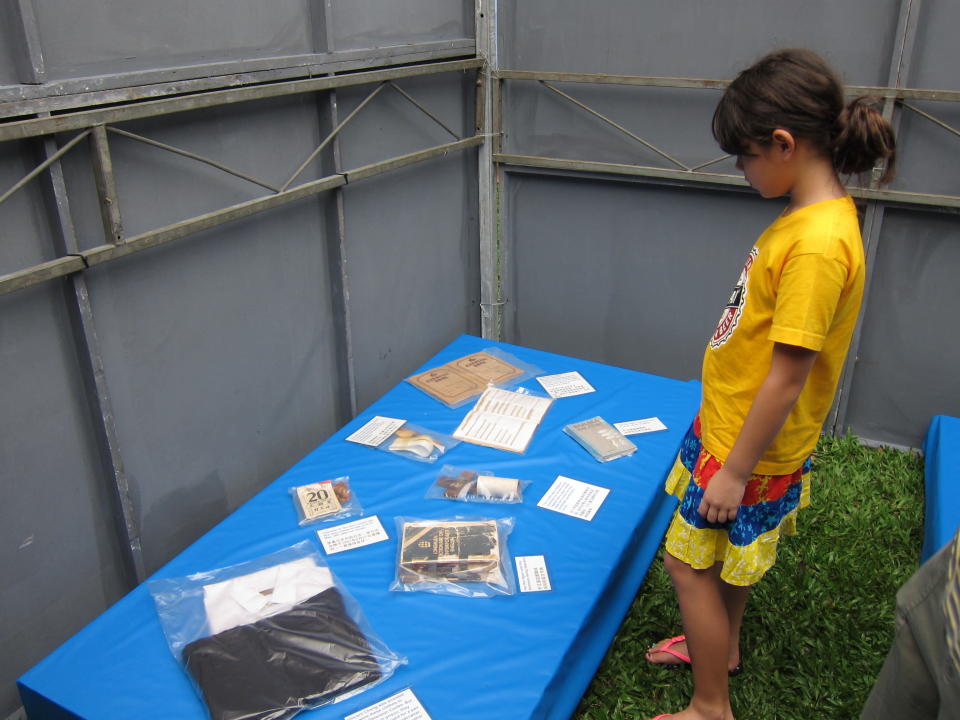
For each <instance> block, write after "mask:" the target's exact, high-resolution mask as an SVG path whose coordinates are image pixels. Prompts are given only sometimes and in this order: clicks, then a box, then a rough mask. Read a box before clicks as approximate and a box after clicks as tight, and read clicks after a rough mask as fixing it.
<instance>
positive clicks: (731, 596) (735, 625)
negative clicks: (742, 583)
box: [647, 553, 750, 670]
mask: <svg viewBox="0 0 960 720" xmlns="http://www.w3.org/2000/svg"><path fill="white" fill-rule="evenodd" d="M668 557H670V554H669V553H664V565H666V563H667V562H668V561H667V558H668ZM671 559H672V560H675V558H671ZM722 567H723V565H722V564H721V563H717V564H716V565H714V566H713V567H712V568H710V569H709V570H704V571H703V572H706V573H709V574H710V575H712V576H714V578H715V581H716V583H717V585H718V586H719V587H720V591H721V594H722V596H723V604H724V607H725V608H726V610H727V619H728V620H729V623H730V642H729V651H730V654H729V658H728V660H727V668H728V669H729V670H733V669H734V668H735V667H736V666H737V665H738V664H739V663H740V659H741V658H740V629H741V628H742V627H743V614H744V611H745V610H746V607H747V600H748V599H749V598H750V588H749V587H739V586H737V585H730V584H728V583H725V582H723V580H721V579H720V569H721V568H722ZM666 642H667V641H666V640H664V641H662V642H660V643H657V645H655V646H654V647H653V648H651V649H650V650H648V651H647V660H648V661H649V662H652V663H654V664H656V663H677V662H678V660H677V658H676V656H674V655H670V654H669V653H664V652H662V651H658V650H657V649H656V648H658V647H661V646H662V645H663V644H664V643H666ZM672 647H673V649H674V650H677V651H678V652H681V653H683V654H685V655H689V648H688V647H687V644H686V643H684V642H680V643H676V644H675V645H673V646H672Z"/></svg>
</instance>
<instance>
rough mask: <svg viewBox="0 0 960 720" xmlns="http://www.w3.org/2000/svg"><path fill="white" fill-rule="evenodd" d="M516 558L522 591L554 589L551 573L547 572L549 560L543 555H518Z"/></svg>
mask: <svg viewBox="0 0 960 720" xmlns="http://www.w3.org/2000/svg"><path fill="white" fill-rule="evenodd" d="M514 560H515V561H516V563H517V578H518V579H519V580H520V592H543V591H545V590H553V587H551V585H550V575H549V573H547V561H546V558H544V557H543V555H518V556H517V557H515V558H514Z"/></svg>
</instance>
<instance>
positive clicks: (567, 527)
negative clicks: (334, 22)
mask: <svg viewBox="0 0 960 720" xmlns="http://www.w3.org/2000/svg"><path fill="white" fill-rule="evenodd" d="M493 347H495V348H498V349H499V350H501V351H503V352H506V353H510V354H512V355H514V356H515V357H516V358H518V359H519V360H521V361H523V362H526V363H531V364H533V365H535V366H537V367H539V368H540V369H541V370H543V374H553V373H561V372H569V371H579V372H580V373H581V374H582V375H583V376H584V377H585V378H586V380H587V381H588V382H589V383H590V384H591V385H592V386H593V387H594V388H596V392H594V393H590V394H586V395H579V396H575V397H569V398H561V399H557V400H556V401H555V402H554V404H553V406H552V407H551V408H550V410H549V411H548V413H547V415H546V417H545V419H544V421H543V423H542V424H541V426H540V427H539V429H538V430H537V432H536V434H535V435H534V437H533V441H532V442H531V444H530V447H529V448H528V450H527V452H526V453H525V454H522V455H520V454H516V453H511V452H506V451H501V450H495V449H492V448H487V447H481V446H478V445H473V444H469V443H461V444H459V445H457V446H456V447H454V448H453V449H452V450H451V451H450V452H449V453H447V454H446V455H444V456H443V457H442V458H441V459H440V460H439V461H438V462H437V463H435V464H426V463H418V462H414V461H411V460H408V459H405V458H402V457H399V456H396V455H393V454H391V453H387V452H383V451H379V450H376V449H373V448H369V447H365V446H361V445H357V444H355V443H350V442H346V441H345V440H344V438H346V437H347V436H348V435H349V434H351V433H352V432H354V431H355V430H357V429H358V428H360V427H361V426H362V425H364V424H365V423H366V422H367V421H369V420H370V419H371V418H372V417H374V416H375V415H382V416H388V417H396V418H405V419H406V420H408V421H409V422H411V423H412V424H415V425H421V426H423V427H425V428H429V429H432V430H436V431H439V432H443V433H447V434H451V433H452V432H453V430H454V429H455V428H456V427H457V425H458V424H459V423H460V420H461V419H462V418H463V417H464V415H465V414H466V413H467V412H468V411H469V409H470V408H471V407H472V403H468V404H467V405H465V406H463V407H460V408H457V409H449V408H447V407H446V406H445V405H443V404H441V403H439V402H437V401H436V400H434V399H432V398H431V397H429V396H428V395H426V394H424V393H423V392H421V391H420V390H418V389H417V388H415V387H414V386H412V385H411V384H409V383H407V382H401V383H400V384H398V385H397V386H396V387H394V388H393V389H391V390H390V391H389V392H388V393H387V394H386V395H384V396H383V397H382V398H381V399H380V400H378V401H377V402H376V403H374V404H373V405H372V406H371V407H369V408H368V409H367V410H365V411H364V412H362V413H361V414H359V415H358V416H357V417H356V418H354V420H353V421H351V422H350V423H349V424H347V425H346V426H345V427H343V428H342V429H341V430H340V431H339V432H337V433H336V434H334V435H333V436H332V437H330V438H329V439H328V440H327V441H326V442H324V443H323V444H322V445H320V446H319V447H318V448H317V449H316V450H314V451H313V452H311V453H310V454H309V455H307V456H306V457H305V458H304V459H303V460H302V461H300V462H299V463H297V464H296V465H295V466H294V467H293V468H291V469H290V470H289V471H288V472H287V473H285V474H284V475H282V476H280V477H279V478H278V479H276V480H275V481H274V482H272V483H271V484H270V485H268V486H267V487H266V488H264V489H263V490H262V491H261V492H259V493H258V494H257V495H255V496H254V497H253V498H252V499H251V500H249V501H248V502H247V503H245V504H244V505H242V506H241V507H240V508H238V509H237V510H236V511H235V512H234V513H232V514H231V515H230V516H228V517H227V518H226V519H225V520H223V521H222V522H221V523H220V524H219V525H217V526H216V527H215V528H213V529H212V530H211V531H210V532H208V533H207V534H205V535H203V536H202V537H201V538H199V539H198V540H197V541H196V542H195V543H194V544H193V545H191V546H190V547H188V548H187V549H186V550H184V551H183V552H182V553H180V554H179V555H178V556H177V557H175V558H174V559H173V560H171V561H170V562H169V563H168V564H167V565H165V566H164V567H163V568H161V569H160V570H159V571H158V572H157V573H156V574H155V576H154V577H180V576H184V575H187V574H190V573H194V572H198V571H202V570H209V569H213V568H218V567H223V566H227V565H232V564H235V563H238V562H241V561H244V560H248V559H251V558H255V557H259V556H261V555H265V554H267V553H270V552H273V551H275V550H278V549H280V548H283V547H287V546H289V545H292V544H294V543H296V542H298V541H301V540H303V539H305V538H309V539H311V540H312V541H313V542H314V543H316V545H317V548H318V550H319V549H320V545H319V542H318V540H317V538H316V534H315V533H316V530H317V529H318V528H319V527H327V526H328V524H322V525H312V526H307V527H299V526H298V524H297V515H296V513H295V511H294V507H293V504H292V501H291V497H290V495H289V491H288V489H289V488H290V487H292V486H293V485H302V484H305V483H307V482H313V481H317V480H322V479H328V478H332V477H337V476H340V475H344V474H346V475H349V476H350V482H351V486H352V488H353V491H354V493H355V494H356V496H357V498H358V500H359V501H360V503H361V504H362V505H363V508H364V511H365V514H366V515H373V514H376V515H378V516H379V517H380V520H381V522H382V523H383V526H384V528H385V529H386V531H387V533H388V534H389V535H390V540H389V541H387V542H380V543H376V544H373V545H369V546H366V547H362V548H357V549H353V550H348V551H345V552H341V553H336V554H333V555H329V556H327V560H328V562H329V565H330V567H331V569H332V570H333V572H334V573H335V574H336V575H337V576H338V578H339V579H340V581H341V582H342V583H343V584H344V585H345V586H346V588H347V589H348V591H349V592H350V593H351V594H352V595H353V596H354V597H355V598H356V600H357V601H358V602H359V604H360V605H361V607H362V608H363V610H364V612H365V614H366V617H367V619H368V621H369V623H370V625H371V626H372V627H373V629H374V631H375V632H376V633H377V634H379V636H380V637H381V638H382V639H383V640H384V641H385V643H386V644H387V645H388V646H389V647H390V648H391V649H393V650H394V651H396V652H398V653H400V654H402V655H405V656H406V657H407V658H408V660H409V663H408V664H407V665H404V666H401V667H400V668H399V669H398V670H397V672H396V673H395V674H394V675H393V677H392V678H390V679H389V680H387V681H386V682H384V683H382V684H380V685H378V686H376V687H374V688H372V689H370V690H368V691H366V692H363V693H361V694H359V695H357V696H355V697H352V698H349V699H347V700H345V701H342V702H340V703H337V704H334V705H327V706H324V707H320V708H317V709H315V710H311V711H306V712H304V713H303V714H301V715H299V716H298V718H300V717H302V718H304V720H320V719H321V718H343V717H344V716H345V715H347V714H349V713H351V712H355V711H356V710H358V709H361V708H364V707H367V706H368V705H371V704H373V703H374V702H376V701H379V700H381V699H383V698H386V697H388V696H390V695H393V694H394V693H396V692H399V691H400V690H402V689H404V688H407V687H409V688H412V690H413V692H414V693H415V694H416V695H417V697H418V698H419V699H420V701H421V703H422V704H423V706H424V707H425V709H426V711H427V712H428V713H429V714H430V716H431V717H432V718H433V719H434V720H444V719H449V720H452V719H454V718H456V720H490V719H491V718H555V719H560V718H568V717H569V716H570V715H571V713H572V712H573V711H574V710H575V709H576V706H577V703H578V701H579V699H580V697H581V696H582V694H583V692H584V691H585V689H586V688H587V686H588V685H589V683H590V680H591V678H592V677H593V674H594V673H595V672H596V669H597V666H598V665H599V663H600V662H601V660H602V659H603V656H604V654H605V652H606V650H607V648H608V647H609V644H610V642H611V640H612V639H613V637H614V635H615V633H616V631H617V628H618V627H619V625H620V623H621V622H622V620H623V617H624V616H625V614H626V612H627V610H628V609H629V607H630V604H631V602H632V600H633V598H634V596H635V594H636V592H637V590H638V589H639V587H640V586H641V584H642V582H643V578H644V576H645V574H646V571H647V569H648V567H649V565H650V563H651V561H652V560H653V558H654V556H655V554H656V552H657V549H658V547H659V543H660V542H661V540H662V537H663V534H664V532H665V530H666V526H667V523H668V521H669V517H670V514H671V512H672V510H673V508H674V507H675V500H673V499H672V498H670V497H668V496H667V495H666V494H665V493H664V492H663V487H662V486H663V480H664V477H665V475H666V473H667V471H668V470H669V468H670V466H671V463H672V461H673V459H674V456H675V454H676V452H677V449H678V447H679V444H680V441H681V439H682V437H683V434H684V432H685V431H686V429H687V427H688V426H689V424H690V422H691V420H692V418H693V416H694V414H695V412H696V410H697V408H698V405H699V401H700V384H699V383H698V382H696V381H688V382H683V381H678V380H671V379H667V378H662V377H658V376H654V375H648V374H644V373H640V372H636V371H631V370H625V369H622V368H616V367H611V366H607V365H602V364H598V363H594V362H589V361H584V360H578V359H574V358H570V357H565V356H561V355H557V354H553V353H547V352H542V351H536V350H532V349H528V348H522V347H518V346H513V345H507V344H505V343H495V342H493V341H490V340H483V339H481V338H476V337H472V336H467V335H464V336H461V337H459V338H458V339H456V340H455V341H454V342H452V343H451V344H450V345H449V346H447V347H446V348H444V349H443V350H442V351H441V352H440V353H438V354H437V355H436V356H435V357H434V358H432V359H431V360H429V361H428V362H426V363H425V364H424V365H423V367H422V368H421V369H420V370H421V371H422V370H427V369H430V368H433V367H436V366H438V365H441V364H443V363H446V362H449V361H451V360H454V359H456V358H459V357H462V356H464V355H467V354H470V353H473V352H477V351H480V350H484V349H487V348H493ZM418 372H419V371H418ZM522 386H523V387H526V388H528V389H530V390H531V391H534V392H539V393H541V394H542V393H543V390H542V388H541V387H540V385H539V383H537V381H536V380H535V379H531V380H528V381H526V382H525V383H523V385H522ZM596 415H600V416H601V417H603V418H604V419H606V420H607V421H609V422H611V423H614V422H621V421H626V420H636V419H640V418H646V417H652V416H656V417H658V418H660V419H661V420H662V421H663V422H664V423H665V424H666V425H667V427H668V430H666V431H662V432H656V433H649V434H645V435H636V436H633V438H632V439H633V440H634V442H635V443H636V445H637V446H638V447H639V450H638V451H637V452H636V453H635V454H634V455H632V456H630V457H624V458H619V459H616V460H613V461H611V462H608V463H599V462H597V461H596V460H594V459H593V457H592V456H590V455H589V454H588V453H587V452H586V451H585V450H583V449H582V448H581V447H580V446H579V445H577V444H576V442H575V441H574V440H573V439H572V438H570V437H569V436H567V435H566V434H564V433H563V432H562V428H563V426H565V425H567V424H568V423H571V422H575V421H579V420H583V419H587V418H590V417H593V416H596ZM445 462H446V463H450V464H452V465H455V466H457V467H461V468H476V469H482V470H487V471H492V472H494V473H495V474H497V475H501V476H505V477H514V478H518V479H520V480H529V481H531V484H530V485H529V486H528V487H527V489H526V492H525V497H524V502H523V504H513V505H504V504H485V503H484V504H474V503H470V504H467V503H458V502H453V501H447V500H428V499H425V498H424V493H425V492H426V490H427V488H428V486H429V485H430V484H431V483H432V482H433V481H434V480H435V479H436V477H437V474H438V472H439V470H440V468H441V467H442V465H443V464H444V463H445ZM558 475H565V476H567V477H571V478H575V479H577V480H581V481H584V482H588V483H592V484H595V485H600V486H603V487H605V488H609V489H610V493H609V495H608V496H607V498H606V501H605V502H604V503H603V505H602V506H601V507H600V509H599V511H598V512H597V514H596V516H595V517H594V518H593V520H592V521H590V522H587V521H585V520H581V519H578V518H574V517H570V516H567V515H563V514H560V513H556V512H552V511H549V510H545V509H542V508H538V507H536V503H537V501H538V500H539V499H540V498H541V497H542V496H543V494H544V493H545V492H546V491H547V489H548V488H549V486H550V485H551V483H552V482H553V481H554V479H555V478H556V477H557V476H558ZM456 514H464V515H478V516H484V517H513V518H515V522H516V525H515V528H514V530H513V532H512V534H511V535H510V536H509V541H508V544H509V550H510V553H511V555H512V556H513V557H515V556H517V555H540V554H542V555H545V556H546V562H547V568H548V571H549V574H550V580H551V583H552V585H553V590H552V591H548V592H531V593H518V594H516V595H513V596H504V597H495V598H492V599H482V598H481V599H474V598H462V597H452V596H442V595H434V594H428V593H422V592H415V593H398V592H390V591H389V590H388V587H389V586H390V584H391V582H392V581H393V579H394V572H395V563H396V553H397V547H396V527H395V523H394V518H395V517H398V516H406V517H425V518H442V517H449V516H452V515H456ZM351 519H355V518H348V520H351ZM513 570H514V568H511V571H513ZM664 630H665V631H667V630H669V628H664ZM18 685H19V689H20V694H21V698H22V700H23V703H24V707H25V709H26V710H27V712H28V713H29V716H30V718H31V720H41V719H43V718H68V717H75V716H79V717H83V718H91V719H93V718H111V719H120V718H137V719H138V720H148V719H150V718H157V719H161V718H162V719H163V720H170V719H171V718H177V719H178V720H189V719H190V718H204V717H206V710H205V708H204V706H203V704H202V701H201V699H200V698H199V696H198V695H197V694H196V692H195V691H194V689H193V686H192V685H191V683H190V681H189V679H188V677H187V676H186V674H185V673H184V671H183V670H182V669H181V667H180V665H179V664H178V663H177V662H176V660H175V659H174V658H173V656H172V655H171V653H170V651H169V649H168V646H167V643H166V640H165V638H164V636H163V633H162V631H161V627H160V623H159V620H158V617H157V613H156V610H155V608H154V604H153V601H152V598H151V596H150V594H149V593H148V592H147V589H146V587H145V586H144V585H140V586H139V587H137V588H136V589H135V590H133V591H132V592H130V593H129V594H128V595H127V596H126V597H124V598H122V599H121V600H120V601H119V602H117V603H116V604H115V605H114V606H113V607H111V608H109V609H108V610H107V611H106V612H104V613H103V614H102V615H101V616H100V617H98V618H97V619H95V620H94V621H93V622H91V623H90V624H89V625H88V626H87V627H85V628H84V629H83V630H81V631H80V632H79V633H77V635H75V636H74V637H73V638H72V639H70V640H69V641H67V642H66V643H64V644H63V645H62V646H61V647H60V648H58V649H57V650H56V651H54V652H53V653H52V654H51V655H49V656H48V657H47V658H46V659H44V660H43V661H42V662H40V663H39V664H38V665H36V666H35V667H34V668H33V669H31V670H30V671H28V672H27V673H25V674H24V675H23V676H22V677H21V678H20V680H19V682H18Z"/></svg>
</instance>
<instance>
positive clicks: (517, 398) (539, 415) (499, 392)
mask: <svg viewBox="0 0 960 720" xmlns="http://www.w3.org/2000/svg"><path fill="white" fill-rule="evenodd" d="M552 405H553V398H551V397H549V396H547V395H543V394H541V393H533V392H530V391H529V390H527V389H526V388H517V389H516V390H504V389H503V388H498V387H494V386H490V387H488V388H487V389H486V390H484V391H483V394H482V395H481V396H480V397H479V399H478V400H477V402H476V404H475V405H474V406H473V407H472V408H471V409H470V411H469V412H467V414H466V416H464V418H463V420H462V421H461V422H460V425H459V426H458V427H457V429H456V430H454V431H453V436H454V437H455V438H457V439H458V440H463V441H465V442H469V443H474V444H475V445H485V446H487V447H492V448H497V449H498V450H508V451H510V452H515V453H520V454H523V453H524V452H526V450H527V447H528V446H529V445H530V441H531V440H532V439H533V434H534V433H535V432H536V430H537V428H538V427H539V426H540V423H541V422H542V421H543V418H544V415H546V413H547V411H548V410H549V409H550V407H551V406H552Z"/></svg>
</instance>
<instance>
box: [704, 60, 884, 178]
mask: <svg viewBox="0 0 960 720" xmlns="http://www.w3.org/2000/svg"><path fill="white" fill-rule="evenodd" d="M778 128H782V129H784V130H787V131H789V132H790V133H791V134H792V135H793V136H794V137H796V138H803V139H804V140H806V141H808V142H809V143H811V144H812V145H813V146H814V147H815V148H817V149H819V150H820V151H822V152H824V153H825V154H826V155H828V156H829V157H830V158H831V159H832V160H833V166H834V168H836V170H837V172H839V173H841V174H844V175H848V174H851V173H862V172H866V171H867V170H870V169H872V168H873V166H874V164H875V163H876V162H877V161H878V160H880V159H883V158H886V159H887V166H886V169H885V171H884V173H883V177H881V178H880V182H881V183H887V182H890V180H892V179H893V174H894V164H895V161H896V141H895V139H894V136H893V128H891V127H890V123H888V122H887V121H886V119H884V117H883V115H881V114H880V112H879V111H878V110H877V108H876V105H875V102H874V100H872V99H871V98H867V97H858V98H855V99H853V100H851V101H850V102H849V103H847V104H845V103H844V97H843V86H842V85H841V84H840V81H839V80H838V78H837V76H836V75H835V74H834V72H833V70H832V69H831V68H830V66H829V65H828V64H827V62H826V61H825V60H824V59H823V58H822V57H820V56H819V55H817V54H816V53H815V52H812V51H810V50H802V49H793V50H777V51H775V52H772V53H770V54H768V55H765V56H764V57H762V58H761V59H760V60H758V61H757V62H755V63H754V64H753V65H751V66H750V67H748V68H747V69H746V70H744V71H743V72H741V73H740V74H739V75H737V77H736V79H734V81H733V82H731V83H730V85H728V86H727V89H726V91H725V92H724V94H723V97H722V98H721V99H720V102H719V103H718V104H717V109H716V110H715V111H714V113H713V136H714V137H715V138H716V139H717V142H718V143H720V147H721V148H723V151H724V152H727V153H730V154H731V155H740V154H742V153H743V152H744V150H745V149H746V147H747V144H748V143H749V142H751V141H752V142H755V143H757V144H758V145H768V144H769V143H770V142H771V141H772V137H771V136H772V134H773V131H774V130H776V129H778Z"/></svg>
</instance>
